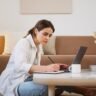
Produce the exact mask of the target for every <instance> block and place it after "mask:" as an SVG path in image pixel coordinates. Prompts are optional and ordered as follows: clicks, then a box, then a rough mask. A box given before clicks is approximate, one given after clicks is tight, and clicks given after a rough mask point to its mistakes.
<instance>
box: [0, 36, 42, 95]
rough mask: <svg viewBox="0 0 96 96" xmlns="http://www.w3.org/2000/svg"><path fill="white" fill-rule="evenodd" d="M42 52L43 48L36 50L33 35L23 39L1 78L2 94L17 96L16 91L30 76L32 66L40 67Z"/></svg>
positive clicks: (0, 89)
mask: <svg viewBox="0 0 96 96" xmlns="http://www.w3.org/2000/svg"><path fill="white" fill-rule="evenodd" d="M37 51H38V52H37ZM41 52H42V46H41V45H39V47H38V48H36V45H35V43H34V41H33V39H32V36H31V35H28V36H27V37H26V38H22V39H21V40H20V41H19V42H18V43H17V45H16V47H15V48H14V51H13V52H12V55H11V57H10V59H9V62H8V64H7V67H6V69H5V70H4V71H3V72H2V74H1V76H0V93H2V94H3V95H4V96H15V93H14V89H15V88H16V86H18V84H20V83H21V82H24V80H25V79H26V78H27V77H28V76H30V74H29V73H28V72H29V70H30V68H31V66H32V65H33V64H39V65H40V59H41ZM36 53H37V56H36Z"/></svg>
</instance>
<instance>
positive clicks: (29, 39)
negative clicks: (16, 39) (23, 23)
mask: <svg viewBox="0 0 96 96" xmlns="http://www.w3.org/2000/svg"><path fill="white" fill-rule="evenodd" d="M26 39H27V40H28V41H29V42H30V45H31V47H34V48H36V49H37V47H36V45H35V42H34V40H33V38H32V36H31V34H29V35H28V36H27V37H26ZM38 48H39V50H41V49H42V45H41V44H39V46H38Z"/></svg>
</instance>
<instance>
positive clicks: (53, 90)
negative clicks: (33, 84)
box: [48, 86, 55, 96]
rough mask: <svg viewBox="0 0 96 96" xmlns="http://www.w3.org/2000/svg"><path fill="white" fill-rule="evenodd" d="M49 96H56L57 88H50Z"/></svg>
mask: <svg viewBox="0 0 96 96" xmlns="http://www.w3.org/2000/svg"><path fill="white" fill-rule="evenodd" d="M48 96H55V86H48Z"/></svg>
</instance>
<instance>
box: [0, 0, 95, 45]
mask: <svg viewBox="0 0 96 96" xmlns="http://www.w3.org/2000/svg"><path fill="white" fill-rule="evenodd" d="M72 6H73V9H72V10H73V11H72V14H37V15H36V14H33V15H22V14H20V0H0V34H7V35H8V34H9V33H10V34H11V40H10V38H9V41H7V42H10V41H11V45H10V46H13V45H14V41H16V40H17V39H18V38H20V37H21V34H23V32H24V33H25V32H26V31H28V30H29V29H30V28H31V27H33V26H34V24H35V23H36V22H37V21H38V20H40V19H48V20H51V21H52V22H53V24H54V26H55V29H56V31H55V35H91V34H92V33H93V32H94V31H95V32H96V0H73V5H72ZM36 7H37V6H36ZM3 32H5V33H3ZM13 35H14V36H15V38H13V37H14V36H13ZM7 37H8V36H7ZM12 39H14V41H13V40H12ZM12 44H13V45H12Z"/></svg>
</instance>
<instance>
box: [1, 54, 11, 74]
mask: <svg viewBox="0 0 96 96" xmlns="http://www.w3.org/2000/svg"><path fill="white" fill-rule="evenodd" d="M9 57H10V55H0V74H1V73H2V71H3V70H4V69H5V67H6V65H7V63H8V60H9Z"/></svg>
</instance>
